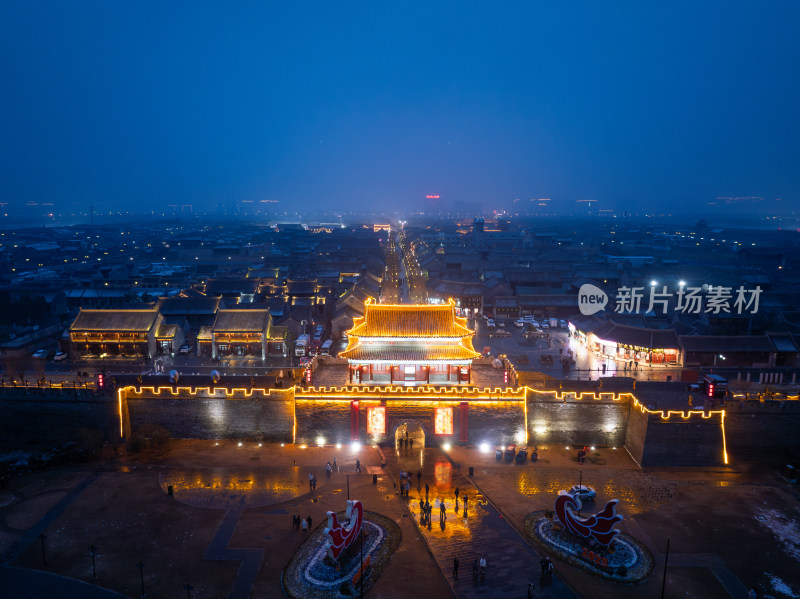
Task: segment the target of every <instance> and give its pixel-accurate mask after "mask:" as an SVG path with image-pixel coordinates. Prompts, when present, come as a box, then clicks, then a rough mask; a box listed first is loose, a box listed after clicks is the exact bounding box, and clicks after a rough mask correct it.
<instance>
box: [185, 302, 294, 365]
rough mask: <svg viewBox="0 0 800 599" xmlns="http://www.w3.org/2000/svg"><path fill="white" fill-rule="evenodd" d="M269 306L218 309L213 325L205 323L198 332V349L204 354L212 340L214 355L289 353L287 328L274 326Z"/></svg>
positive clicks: (237, 355)
mask: <svg viewBox="0 0 800 599" xmlns="http://www.w3.org/2000/svg"><path fill="white" fill-rule="evenodd" d="M274 328H275V327H273V326H272V316H271V315H270V313H269V310H260V309H240V310H219V311H217V318H216V320H215V321H214V325H213V326H212V327H211V328H210V329H207V328H206V327H203V329H201V330H200V333H199V334H198V336H197V342H198V351H199V353H200V355H205V354H206V353H207V352H206V351H204V349H205V348H204V346H205V345H206V344H209V345H210V346H211V347H210V350H211V357H212V358H216V357H218V356H219V357H251V358H261V359H264V358H266V357H267V355H279V356H285V355H286V345H285V342H286V330H285V329H281V330H280V331H275V330H273V329H274Z"/></svg>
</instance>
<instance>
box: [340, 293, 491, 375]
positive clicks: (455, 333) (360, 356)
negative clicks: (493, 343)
mask: <svg viewBox="0 0 800 599" xmlns="http://www.w3.org/2000/svg"><path fill="white" fill-rule="evenodd" d="M466 324H467V319H466V318H460V317H458V316H456V312H455V302H454V301H453V300H452V299H451V300H450V301H449V302H448V303H447V304H446V305H436V306H433V305H391V304H373V303H372V300H371V299H367V301H366V304H365V309H364V316H363V317H361V318H356V319H354V325H353V328H352V329H350V330H349V331H347V336H348V343H347V348H346V349H345V350H344V351H343V352H341V353H340V354H339V356H340V357H342V358H347V361H348V363H349V365H350V368H349V370H350V375H349V376H350V383H351V384H384V385H385V384H393V385H409V386H410V385H427V384H435V385H442V384H445V385H446V384H451V385H462V384H466V385H468V384H470V383H471V376H472V360H473V359H475V358H478V357H480V354H479V353H478V352H476V351H475V350H474V349H473V347H472V336H473V335H474V334H475V331H472V330H470V329H468V328H467V326H466Z"/></svg>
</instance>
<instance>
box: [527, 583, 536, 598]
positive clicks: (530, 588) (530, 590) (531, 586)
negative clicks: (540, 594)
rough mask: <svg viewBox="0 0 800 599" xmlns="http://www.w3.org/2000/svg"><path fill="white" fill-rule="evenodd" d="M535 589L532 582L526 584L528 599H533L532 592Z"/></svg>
mask: <svg viewBox="0 0 800 599" xmlns="http://www.w3.org/2000/svg"><path fill="white" fill-rule="evenodd" d="M534 589H536V587H535V586H533V583H532V582H529V583H528V599H533V591H534Z"/></svg>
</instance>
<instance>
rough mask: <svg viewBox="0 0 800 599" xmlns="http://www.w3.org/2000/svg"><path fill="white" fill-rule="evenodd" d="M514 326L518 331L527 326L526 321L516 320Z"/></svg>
mask: <svg viewBox="0 0 800 599" xmlns="http://www.w3.org/2000/svg"><path fill="white" fill-rule="evenodd" d="M514 326H515V327H517V328H518V329H521V328H522V327H524V326H525V321H524V320H515V321H514Z"/></svg>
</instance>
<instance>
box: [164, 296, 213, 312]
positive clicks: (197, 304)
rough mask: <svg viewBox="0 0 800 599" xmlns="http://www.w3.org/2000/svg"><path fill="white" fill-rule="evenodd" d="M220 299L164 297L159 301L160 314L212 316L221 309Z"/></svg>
mask: <svg viewBox="0 0 800 599" xmlns="http://www.w3.org/2000/svg"><path fill="white" fill-rule="evenodd" d="M219 302H220V298H219V297H205V296H199V297H170V298H166V297H162V298H159V300H158V309H159V312H161V313H162V314H164V315H165V316H166V315H170V316H173V315H198V314H202V315H211V314H214V313H215V312H216V311H217V308H219Z"/></svg>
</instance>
